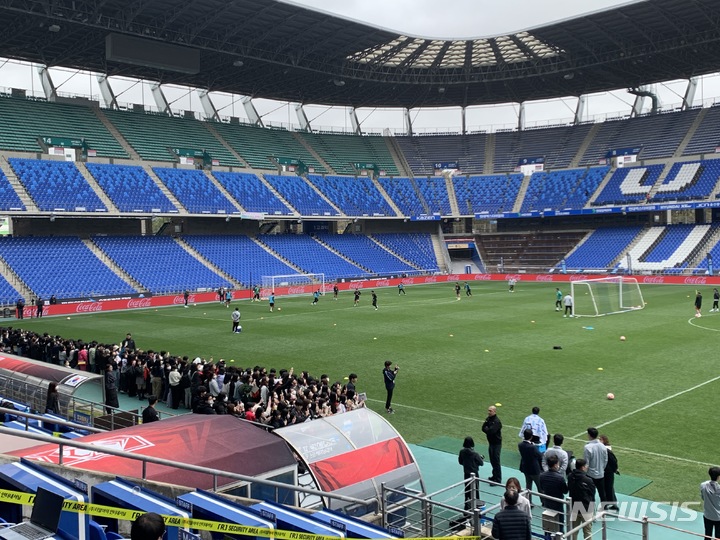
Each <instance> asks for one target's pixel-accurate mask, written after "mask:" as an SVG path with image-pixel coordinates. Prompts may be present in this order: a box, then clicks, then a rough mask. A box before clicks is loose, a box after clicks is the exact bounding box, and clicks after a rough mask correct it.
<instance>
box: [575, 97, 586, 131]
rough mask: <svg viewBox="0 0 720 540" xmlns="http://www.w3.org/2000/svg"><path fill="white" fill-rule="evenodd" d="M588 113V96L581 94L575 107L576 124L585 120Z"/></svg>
mask: <svg viewBox="0 0 720 540" xmlns="http://www.w3.org/2000/svg"><path fill="white" fill-rule="evenodd" d="M586 114H587V96H584V95H583V96H580V97H579V98H578V102H577V107H575V124H576V125H577V124H581V123H582V122H584V121H585V116H586Z"/></svg>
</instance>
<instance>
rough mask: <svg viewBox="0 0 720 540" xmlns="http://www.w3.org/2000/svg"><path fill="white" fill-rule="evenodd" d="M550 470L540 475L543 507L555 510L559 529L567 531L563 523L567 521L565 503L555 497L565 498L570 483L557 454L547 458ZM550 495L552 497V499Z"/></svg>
mask: <svg viewBox="0 0 720 540" xmlns="http://www.w3.org/2000/svg"><path fill="white" fill-rule="evenodd" d="M547 465H548V470H546V471H545V472H543V473H542V474H541V475H540V489H542V492H543V495H547V497H542V505H543V508H547V509H548V510H554V511H555V512H557V515H556V516H555V518H554V521H555V523H557V524H558V529H557V530H558V531H559V532H565V531H564V527H563V524H564V523H565V519H564V516H565V504H564V503H562V502H560V501H556V500H553V499H561V500H563V499H565V494H566V493H567V492H568V485H567V482H566V481H565V471H563V472H562V473H561V472H560V460H558V457H557V456H556V455H551V456H550V457H549V458H548V459H547ZM549 497H552V499H550V498H549Z"/></svg>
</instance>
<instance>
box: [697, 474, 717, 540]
mask: <svg viewBox="0 0 720 540" xmlns="http://www.w3.org/2000/svg"><path fill="white" fill-rule="evenodd" d="M708 474H709V475H710V480H706V481H705V482H703V483H702V484H700V499H701V500H702V503H703V522H704V524H705V537H706V538H720V484H718V477H720V467H710V469H709V470H708ZM713 530H714V534H713Z"/></svg>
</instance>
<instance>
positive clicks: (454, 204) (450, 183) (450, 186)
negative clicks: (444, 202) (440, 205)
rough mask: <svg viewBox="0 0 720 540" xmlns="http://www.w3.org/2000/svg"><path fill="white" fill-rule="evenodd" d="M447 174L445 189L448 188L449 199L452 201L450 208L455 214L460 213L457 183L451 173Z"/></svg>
mask: <svg viewBox="0 0 720 540" xmlns="http://www.w3.org/2000/svg"><path fill="white" fill-rule="evenodd" d="M444 176H445V189H446V190H447V194H448V200H449V201H450V210H451V211H452V214H453V215H454V216H459V215H460V207H459V206H458V202H457V196H456V195H455V185H454V184H453V181H452V176H451V175H449V174H446V175H444Z"/></svg>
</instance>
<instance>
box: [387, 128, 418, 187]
mask: <svg viewBox="0 0 720 540" xmlns="http://www.w3.org/2000/svg"><path fill="white" fill-rule="evenodd" d="M383 139H384V140H385V144H386V145H387V147H388V152H390V156H391V157H392V158H393V161H394V162H395V167H397V170H398V171H399V172H400V176H407V177H408V178H412V177H413V172H412V169H411V168H410V164H409V163H408V162H407V159H405V154H403V152H402V150H401V149H400V145H399V144H398V142H397V140H396V139H395V137H393V136H392V135H390V136H383Z"/></svg>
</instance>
